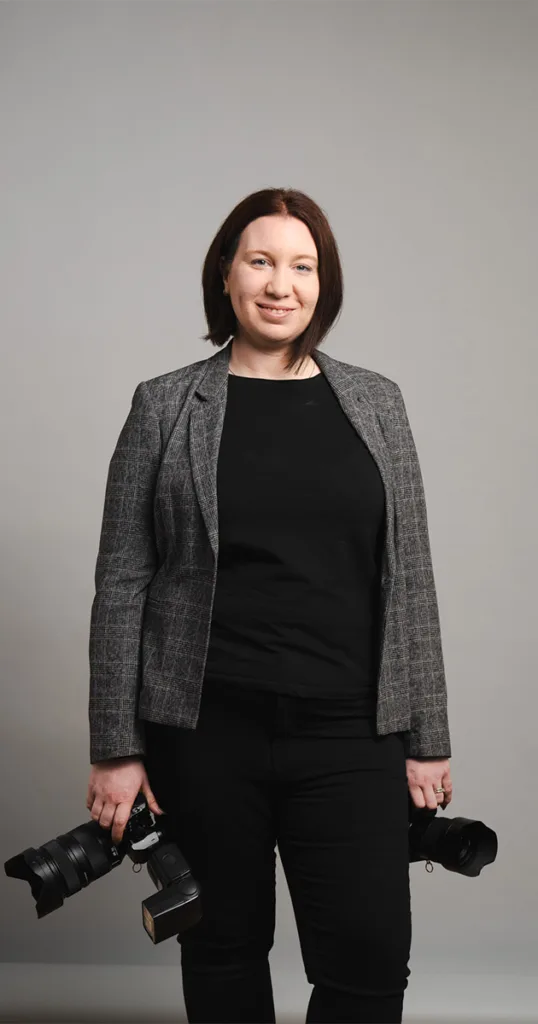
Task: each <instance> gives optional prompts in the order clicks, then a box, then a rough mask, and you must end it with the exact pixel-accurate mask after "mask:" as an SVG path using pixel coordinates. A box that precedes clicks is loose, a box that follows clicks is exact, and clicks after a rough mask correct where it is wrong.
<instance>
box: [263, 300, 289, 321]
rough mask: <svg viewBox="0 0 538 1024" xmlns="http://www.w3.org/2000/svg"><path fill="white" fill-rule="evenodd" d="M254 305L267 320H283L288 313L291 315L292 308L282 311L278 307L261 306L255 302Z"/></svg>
mask: <svg viewBox="0 0 538 1024" xmlns="http://www.w3.org/2000/svg"><path fill="white" fill-rule="evenodd" d="M256 305H257V307H258V309H259V310H260V312H261V313H263V315H264V316H266V317H267V318H268V319H269V320H283V319H284V317H286V316H288V315H289V314H290V313H293V309H292V308H290V309H282V307H279V306H266V305H262V304H261V303H259V302H257V303H256Z"/></svg>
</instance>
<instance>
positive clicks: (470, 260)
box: [0, 0, 538, 1022]
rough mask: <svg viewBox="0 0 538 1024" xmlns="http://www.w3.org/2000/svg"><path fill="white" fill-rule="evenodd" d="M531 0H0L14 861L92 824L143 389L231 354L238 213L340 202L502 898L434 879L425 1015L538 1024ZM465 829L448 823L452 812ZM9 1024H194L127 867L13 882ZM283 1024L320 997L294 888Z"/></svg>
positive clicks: (455, 774)
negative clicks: (110, 523)
mask: <svg viewBox="0 0 538 1024" xmlns="http://www.w3.org/2000/svg"><path fill="white" fill-rule="evenodd" d="M537 69H538V5H537V4H536V3H532V2H528V3H527V2H525V0H523V2H522V0H519V2H509V0H507V2H504V3H503V2H480V0H478V2H471V0H468V2H442V0H441V2H434V0H432V2H427V0H425V2H415V0H402V2H395V3H392V2H384V0H376V2H363V3H361V2H344V3H340V2H337V0H331V2H312V3H311V2H247V0H245V2H229V0H225V2H199V3H181V2H169V3H160V2H154V3H150V2H141V3H130V2H119V3H116V2H107V3H93V2H88V0H86V2H84V0H83V2H80V3H62V2H42V3H41V2H37V3H34V2H25V3H18V2H12V3H9V2H8V3H3V4H2V5H0V117H1V139H2V142H1V145H2V159H1V162H0V203H1V207H2V210H1V221H2V231H1V233H0V260H1V275H0V299H1V301H0V308H1V318H2V330H1V349H2V371H1V375H0V398H1V401H0V417H1V427H2V439H3V443H2V467H1V475H2V491H3V500H2V502H1V506H0V514H1V516H2V531H1V543H2V570H3V571H2V587H1V591H0V593H1V602H2V611H1V630H2V637H1V646H0V658H1V675H2V690H3V701H2V715H1V719H0V722H1V725H0V728H1V745H0V755H1V771H2V775H1V791H2V792H1V798H0V799H1V817H2V829H1V832H2V839H1V860H2V863H3V862H4V861H5V860H6V859H7V858H8V857H10V856H12V855H14V854H15V853H17V852H19V851H21V850H23V849H25V848H26V847H28V846H34V847H37V846H39V845H41V844H42V843H44V842H45V841H47V840H49V839H52V838H54V837H55V836H56V835H58V834H59V833H62V832H65V831H68V830H69V829H71V828H73V827H74V826H75V825H78V824H81V823H82V822H84V821H87V820H88V819H89V815H88V812H87V809H86V806H85V799H86V788H87V780H88V776H89V770H90V766H89V759H88V755H89V739H88V724H87V696H88V675H89V670H88V653H87V647H88V633H89V616H90V606H91V602H92V599H93V593H94V589H93V587H94V584H93V573H94V568H95V560H96V556H97V546H98V539H99V531H100V526H101V516H102V511H103V500H104V488H105V480H106V473H107V469H108V463H109V460H110V457H111V455H112V450H113V448H114V446H115V443H116V440H117V437H118V434H119V431H120V429H121V426H122V424H123V422H124V420H125V418H126V416H127V412H128V410H129V407H130V401H131V397H132V394H133V391H134V389H135V387H136V385H137V383H138V382H139V381H141V380H146V379H148V378H150V377H154V376H156V375H158V374H161V373H166V372H168V371H169V370H172V369H174V368H176V367H178V366H182V365H185V364H187V363H189V362H191V361H194V360H197V359H203V358H205V357H206V356H209V355H211V354H213V353H214V352H215V351H216V349H214V348H213V347H212V346H210V345H209V344H208V343H205V342H203V341H201V340H200V336H201V335H202V334H203V333H204V331H205V321H204V318H203V308H202V299H201V285H200V272H201V264H202V261H203V258H204V256H205V253H206V250H207V247H208V245H209V243H210V241H211V239H212V237H213V235H214V233H215V231H216V230H217V228H218V226H219V224H220V223H221V221H222V220H223V219H224V217H225V216H226V215H227V214H228V212H229V210H230V209H231V208H232V207H233V206H234V205H235V204H236V203H237V202H238V201H239V199H241V198H242V197H243V196H244V195H246V194H247V193H250V192H252V191H254V190H256V189H258V188H263V187H267V186H275V185H283V186H286V187H293V188H299V189H302V190H303V191H305V192H307V193H308V194H310V195H311V196H312V197H313V198H314V199H315V200H316V201H317V202H319V203H320V205H321V206H322V207H323V208H324V210H325V211H326V213H327V215H328V217H329V220H330V222H331V225H332V228H333V230H334V232H335V235H336V238H337V241H338V244H339V247H340V251H341V256H342V262H343V269H344V281H345V297H344V310H343V313H342V315H341V318H340V320H339V321H338V323H337V325H336V327H335V328H334V329H333V331H332V332H331V333H330V335H329V336H328V338H327V339H326V340H325V342H324V344H323V347H324V349H325V350H326V351H327V352H329V353H330V354H331V355H333V356H335V357H336V358H340V359H343V360H346V361H348V362H351V363H355V364H358V365H362V366H365V367H368V368H371V369H374V370H377V371H378V372H380V373H383V374H385V375H386V376H388V377H390V378H391V379H393V380H396V381H397V382H398V384H399V385H400V387H401V388H402V391H403V394H404V398H405V400H406V404H407V409H408V413H409V417H410V420H411V425H412V428H413V432H414V435H415V440H416V443H417V448H418V451H419V456H420V461H421V466H422V471H423V476H424V483H425V488H426V498H427V506H428V514H429V526H430V539H431V545H432V553H433V562H434V570H435V576H436V583H437V592H438V598H439V606H440V614H441V625H442V633H443V646H444V653H445V662H446V672H447V681H448V691H449V716H450V726H451V737H452V751H453V756H452V760H451V770H452V778H453V784H454V799H453V801H452V803H451V805H450V807H449V809H448V811H447V812H446V813H447V815H449V816H452V817H455V816H459V815H463V816H466V817H470V818H480V819H481V820H483V821H484V822H485V823H486V824H488V825H490V826H491V827H492V828H494V829H495V831H496V832H497V833H498V837H499V855H498V859H497V861H496V863H495V865H493V866H491V867H488V868H486V869H485V870H484V872H483V873H482V875H481V876H480V877H479V878H477V879H467V878H463V877H461V876H459V875H456V874H451V873H449V872H447V871H444V870H443V868H441V867H440V866H437V867H436V868H435V870H434V872H433V874H431V875H429V874H427V873H426V871H425V870H424V865H423V864H415V865H411V879H412V899H413V946H412V955H411V962H410V966H411V971H412V973H411V978H410V981H409V987H408V989H407V993H406V1000H405V1010H404V1014H405V1016H404V1020H406V1021H411V1020H413V1021H414V1020H415V1019H416V1020H419V1019H421V1020H424V1019H427V1020H428V1021H430V1022H437V1021H440V1020H443V1021H444V1020H445V1019H450V1020H452V1019H459V1020H461V1019H463V1016H465V1018H466V1019H467V1018H468V1019H487V1020H490V1021H491V1020H494V1019H501V1018H503V1019H506V1020H510V1021H511V1022H514V1021H516V1020H520V1019H521V1020H538V985H537V979H536V950H537V948H538V927H537V923H536V922H537V917H538V914H537V912H538V888H537V882H536V849H537V846H538V825H537V815H536V763H537V762H536V750H537V740H536V729H537V720H538V689H537V683H538V681H537V654H536V602H537V599H536V578H537V569H538V564H537V561H538V560H537V543H536V506H537V498H538V493H537V491H538V488H537V483H538V481H537V474H536V460H537V440H538V429H537V426H538V424H537V412H536V408H537V402H536V382H537V370H538V360H537V355H536V350H537V327H538V315H537V303H536V268H537V265H538V243H537V239H538V217H537V208H538V205H537V199H536V182H537V181H538V143H537V133H536V111H537V101H538V72H537ZM438 813H439V814H441V813H443V812H438ZM0 887H1V900H2V933H1V938H0V961H1V962H2V967H1V968H0V982H1V985H2V992H3V994H2V996H1V997H0V1012H1V1015H2V1019H4V1020H28V1021H41V1020H49V1021H60V1020H65V1021H67V1020H69V1021H71V1022H73V1021H98V1020H102V1021H115V1020H119V1019H123V1018H125V1019H126V1020H130V1021H150V1020H151V1021H165V1020H177V1019H178V1018H179V1016H180V1015H181V1012H182V1001H181V982H180V968H179V963H180V950H179V946H178V945H177V943H175V942H174V941H173V940H171V941H169V942H167V943H163V944H162V945H160V946H158V947H154V946H153V945H152V944H151V942H150V940H149V938H148V937H147V935H146V933H145V931H144V929H143V927H142V922H141V908H140V902H141V900H142V899H143V898H144V897H145V896H147V895H149V894H150V893H151V892H152V891H154V888H153V885H152V883H151V880H150V879H149V876H148V875H147V873H146V871H145V870H143V872H142V873H141V874H140V875H135V874H133V873H132V871H131V863H130V861H128V860H126V861H125V862H124V864H123V865H122V866H121V867H119V868H118V869H116V870H115V871H113V872H112V873H111V874H109V875H108V876H107V877H105V878H102V879H100V880H99V881H97V882H95V883H94V884H93V885H92V886H91V887H90V888H88V889H86V890H85V891H83V892H81V893H79V894H78V895H77V896H75V897H73V898H71V899H69V900H67V901H66V903H65V904H64V906H63V908H62V909H60V910H58V911H56V912H55V913H53V914H51V915H49V916H48V917H46V918H44V919H42V920H41V921H37V918H36V915H35V908H34V901H33V899H32V897H31V894H30V889H29V887H28V886H27V885H26V883H23V882H17V881H14V880H11V879H7V878H5V876H4V875H3V873H2V875H1V876H0ZM272 967H273V978H274V986H275V996H276V1002H277V1011H278V1012H279V1014H280V1016H279V1020H280V1021H284V1020H286V1021H287V1020H288V1019H289V1020H290V1021H291V1020H293V1021H300V1020H303V1019H304V1011H305V1008H306V1002H307V998H308V993H309V991H310V986H309V985H308V984H307V982H306V981H305V980H304V974H303V968H302V963H301V960H300V953H299V945H298V940H297V937H296V931H295V924H294V920H293V915H292V910H291V905H290V901H289V895H288V891H287V887H286V884H285V880H284V877H283V875H282V873H281V871H280V869H279V876H278V925H277V933H276V939H275V946H274V950H273V953H272Z"/></svg>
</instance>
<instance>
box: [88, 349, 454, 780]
mask: <svg viewBox="0 0 538 1024" xmlns="http://www.w3.org/2000/svg"><path fill="white" fill-rule="evenodd" d="M230 352H231V342H228V344H227V345H226V346H224V347H223V348H221V349H219V350H218V351H217V352H216V354H214V355H212V356H210V357H209V358H207V359H201V360H199V361H197V362H195V363H191V364H190V365H188V366H184V367H180V368H179V369H177V370H173V371H172V372H171V373H165V374H163V375H161V376H159V377H154V378H153V379H151V380H148V381H142V382H141V383H140V384H138V386H137V387H136V389H135V392H134V395H133V398H132V405H131V409H130V411H129V413H128V416H127V419H126V421H125V423H124V425H123V428H122V430H121V433H120V436H119V439H118V442H117V444H116V448H115V450H114V452H113V454H112V458H111V461H110V466H109V470H108V477H107V483H106V491H105V500H104V512H103V520H102V528H101V536H100V543H99V551H98V555H97V564H96V570H95V590H96V593H95V597H94V600H93V604H92V608H91V625H90V641H89V654H90V692H89V721H90V762H91V763H92V764H93V763H95V762H96V761H101V760H106V759H108V758H113V757H122V756H127V755H133V754H141V755H143V754H144V749H145V747H144V719H149V720H150V721H152V722H162V723H165V724H168V725H175V726H183V727H186V728H188V729H194V728H195V727H196V722H197V719H198V712H199V705H200V698H201V692H202V682H203V676H204V669H205V662H206V656H207V649H208V644H209V633H210V624H211V612H212V606H213V596H214V590H215V583H216V571H217V570H216V566H217V557H218V511H217V489H216V479H217V458H218V451H219V444H220V437H221V431H222V424H223V418H224V411H225V408H226V398H227V391H228V363H229V359H230ZM312 355H313V358H314V360H315V362H316V363H317V365H318V366H319V368H320V370H321V372H322V373H324V374H325V376H326V378H327V380H328V382H329V384H330V385H331V387H332V389H333V391H334V393H335V395H336V397H337V399H338V401H339V403H340V406H341V408H342V409H343V411H344V413H345V414H346V416H347V417H348V419H349V421H350V422H351V424H352V425H353V427H354V428H355V430H356V431H357V432H358V434H359V435H360V436H361V437H362V439H363V441H364V442H365V444H366V445H367V447H368V449H369V450H370V452H371V454H372V456H373V458H374V459H375V461H376V463H377V466H378V468H379V471H380V474H381V477H382V481H383V485H384V488H385V497H386V538H385V545H384V555H383V566H382V575H381V609H382V615H383V624H382V630H381V640H380V643H381V652H380V655H381V656H380V664H379V676H378V697H377V713H376V716H377V717H376V730H377V733H378V735H386V734H387V733H391V732H399V731H402V732H405V734H406V735H405V740H406V744H407V748H406V752H407V756H408V757H413V756H417V757H450V756H451V750H450V736H449V727H448V716H447V692H446V683H445V673H444V664H443V653H442V648H441V633H440V622H439V612H438V604H437V597H436V591H435V582H434V575H433V569H432V559H431V553H430V543H429V537H428V523H427V516H426V503H425V497H424V489H423V481H422V476H421V470H420V466H419V461H418V456H417V451H416V448H415V443H414V440H413V436H412V433H411V428H410V425H409V421H408V418H407V413H406V408H405V405H404V400H403V397H402V393H401V391H400V388H399V387H398V385H397V384H396V383H395V382H394V381H392V380H389V379H388V378H387V377H384V376H382V374H380V373H376V372H374V371H373V370H367V369H364V368H363V367H360V366H353V365H351V364H349V363H344V362H342V361H340V360H338V359H335V358H333V357H332V356H329V355H327V353H325V352H322V351H320V350H319V349H316V350H315V351H314V352H313V353H312Z"/></svg>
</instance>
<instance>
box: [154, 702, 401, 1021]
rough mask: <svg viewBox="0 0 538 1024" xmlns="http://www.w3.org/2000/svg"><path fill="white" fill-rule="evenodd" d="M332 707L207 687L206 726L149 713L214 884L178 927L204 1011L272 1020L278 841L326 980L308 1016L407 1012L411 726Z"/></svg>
mask: <svg viewBox="0 0 538 1024" xmlns="http://www.w3.org/2000/svg"><path fill="white" fill-rule="evenodd" d="M334 708H336V704H334V705H333V704H332V702H331V701H322V702H320V701H319V700H318V701H305V700H304V699H299V698H291V697H279V696H276V695H275V694H269V693H265V694H264V693H261V692H260V693H253V692H250V691H246V690H234V688H223V689H218V688H209V687H208V688H207V689H206V690H204V695H203V697H202V707H201V713H200V718H199V722H198V727H197V729H196V730H194V731H193V730H186V729H174V728H170V727H166V726H159V725H153V724H152V723H146V724H147V729H146V735H147V739H148V753H147V757H146V765H147V769H148V775H149V779H150V783H151V785H152V787H153V789H154V792H155V795H156V796H157V799H158V800H159V801H160V803H161V806H162V807H163V809H164V810H166V811H167V812H168V815H169V827H173V830H174V832H175V838H176V840H177V842H178V845H179V846H180V848H181V849H182V851H183V852H184V854H185V856H186V858H187V860H188V861H189V863H190V865H191V868H192V871H193V874H194V875H195V877H196V878H197V879H198V880H199V882H200V883H201V886H202V903H203V910H204V914H203V917H202V920H201V921H200V922H199V923H198V924H197V925H195V926H194V927H193V928H192V929H189V931H187V932H185V933H183V934H182V935H180V936H178V941H179V942H180V943H181V949H182V954H181V967H182V976H183V989H184V997H185V1004H186V1007H187V1016H188V1019H189V1021H190V1022H192V1024H194V1022H199V1024H204V1022H205V1024H219V1022H220V1024H227V1022H232V1021H234V1022H237V1024H240V1022H243V1021H244V1022H247V1021H248V1022H249V1024H257V1022H261V1024H264V1022H266V1021H267V1022H270V1024H274V1021H275V1010H274V1004H273V994H272V986H271V978H270V973H269V961H268V954H269V951H270V949H271V947H272V945H273V937H274V925H275V846H276V843H277V842H278V847H279V853H280V856H281V859H282V864H283V867H284V870H285V873H286V877H287V881H288V886H289V889H290V894H291V898H292V903H293V908H294V912H295V917H296V921H297V927H298V932H299V938H300V943H301V951H302V955H303V961H304V965H305V970H306V974H307V977H308V980H309V981H310V982H311V983H312V985H313V986H314V989H313V992H312V998H311V1000H310V1004H309V1007H308V1011H307V1022H308V1024H314V1022H317V1024H322V1022H329V1021H330V1022H331V1024H339V1022H340V1024H346V1022H352V1021H353V1022H354V1024H381V1022H383V1024H400V1022H401V1018H402V1005H403V993H404V989H405V988H406V986H407V978H408V976H409V973H410V972H409V969H408V966H407V963H408V958H409V950H410V941H411V913H410V895H409V862H408V817H407V815H408V803H407V799H408V798H407V779H406V773H405V755H404V748H403V741H402V739H401V738H400V736H398V735H397V734H393V735H391V736H387V737H376V736H375V729H374V728H373V726H372V724H371V723H370V725H369V727H368V728H367V729H366V730H365V728H364V726H365V724H366V723H365V722H360V721H358V722H356V723H354V722H353V721H352V720H350V719H349V717H348V718H347V719H345V720H344V719H342V718H341V717H338V716H336V717H335V716H334V715H332V710H334ZM355 725H356V728H355Z"/></svg>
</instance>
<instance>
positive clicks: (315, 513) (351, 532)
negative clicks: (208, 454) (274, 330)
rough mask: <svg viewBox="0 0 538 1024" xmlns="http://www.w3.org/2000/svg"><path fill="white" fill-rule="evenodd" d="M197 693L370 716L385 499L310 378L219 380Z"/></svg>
mask: <svg viewBox="0 0 538 1024" xmlns="http://www.w3.org/2000/svg"><path fill="white" fill-rule="evenodd" d="M217 497H218V510H219V560H218V572H217V584H216V591H215V600H214V605H213V615H212V624H211V632H210V640H209V649H208V657H207V664H206V673H205V676H206V680H208V681H209V682H212V683H218V682H221V683H226V682H228V683H233V684H234V685H235V686H237V685H239V686H247V687H251V688H255V689H264V690H270V691H273V692H275V693H279V694H288V695H292V696H296V697H313V698H334V699H340V700H344V701H346V702H349V701H352V703H353V707H354V709H355V712H354V713H358V714H360V715H364V716H368V717H371V716H375V707H376V689H377V671H378V654H379V612H380V604H379V591H380V567H381V555H382V546H383V542H384V531H385V493H384V488H383V482H382V479H381V476H380V474H379V470H378V468H377V465H376V463H375V461H374V459H373V458H372V456H371V454H370V452H369V450H368V448H367V447H366V445H365V444H364V442H363V441H362V439H361V437H360V436H359V434H358V433H357V432H356V430H355V429H354V427H353V426H352V425H351V423H350V422H349V420H348V418H347V416H346V415H345V413H344V412H343V410H342V408H341V406H340V404H339V402H338V399H337V397H336V395H335V394H334V392H333V390H332V388H331V385H330V384H329V382H328V380H327V379H326V377H325V375H324V374H322V373H318V374H316V375H315V376H314V377H311V378H307V379H304V380H269V379H265V378H253V377H239V376H233V375H230V376H229V378H228V398H227V405H226V412H225V417H224V424H223V431H222V438H221V445H220V450H219V458H218V469H217Z"/></svg>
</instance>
